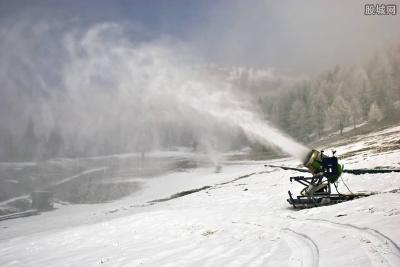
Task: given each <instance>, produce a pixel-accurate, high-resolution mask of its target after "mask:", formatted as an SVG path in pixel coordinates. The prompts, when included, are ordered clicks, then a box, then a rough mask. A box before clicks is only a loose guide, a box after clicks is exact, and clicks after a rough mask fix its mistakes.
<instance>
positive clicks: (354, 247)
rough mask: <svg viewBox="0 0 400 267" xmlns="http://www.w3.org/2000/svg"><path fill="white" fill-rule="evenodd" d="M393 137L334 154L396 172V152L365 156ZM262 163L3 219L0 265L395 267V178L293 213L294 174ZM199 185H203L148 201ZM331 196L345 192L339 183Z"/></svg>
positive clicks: (398, 261)
mask: <svg viewBox="0 0 400 267" xmlns="http://www.w3.org/2000/svg"><path fill="white" fill-rule="evenodd" d="M399 130H400V127H397V128H396V127H394V128H391V129H387V130H384V131H382V132H380V133H374V134H370V135H366V136H362V137H358V138H357V140H354V142H353V143H351V144H346V145H337V146H335V149H337V151H338V154H339V155H340V154H341V153H346V154H347V156H346V157H345V158H343V159H342V161H341V163H344V164H345V167H347V168H367V167H376V166H378V167H379V166H394V167H399V166H400V150H399V149H382V150H379V149H369V150H365V148H369V147H371V146H373V147H385V146H387V145H388V144H389V143H390V144H397V143H398V142H399V138H400V137H399ZM396 142H397V143H396ZM357 151H359V152H357ZM350 152H356V153H350ZM349 153H350V154H349ZM365 154H366V155H365ZM265 163H266V162H261V161H249V162H236V164H233V162H230V164H226V165H224V166H223V168H222V171H221V173H215V172H214V169H212V168H211V167H204V168H197V169H190V170H188V171H186V172H173V173H169V174H168V175H164V176H160V177H157V178H153V179H146V180H145V182H144V183H145V187H144V188H143V190H141V191H140V192H138V193H135V194H133V195H131V196H128V197H125V198H123V199H121V200H118V201H114V202H111V203H105V204H95V205H67V206H58V209H57V210H55V211H52V212H47V213H42V214H41V215H39V216H33V217H27V218H20V219H14V220H7V221H1V222H0V266H99V265H103V266H400V227H399V226H400V195H399V194H400V173H388V174H375V175H370V174H366V175H358V176H354V175H351V174H344V175H343V180H344V181H345V182H346V184H347V185H348V186H349V188H350V189H351V190H352V191H373V192H380V193H379V194H375V195H373V196H370V197H366V198H361V199H357V200H353V201H350V202H346V203H341V204H337V205H334V206H327V207H319V208H312V209H306V210H300V211H296V210H293V209H291V208H290V207H289V205H288V203H287V202H286V198H287V190H289V189H290V190H292V192H296V193H297V192H298V191H299V190H300V187H299V186H298V185H297V184H291V183H290V182H289V177H290V176H293V175H298V173H296V172H293V171H283V170H280V169H276V168H265V167H263V164H265ZM268 163H272V164H276V165H277V164H283V165H287V166H297V165H298V164H299V162H297V161H296V160H294V159H288V158H287V159H278V160H273V161H268ZM243 175H248V176H245V177H242V178H241V179H237V180H235V179H236V178H238V177H241V176H243ZM229 181H231V182H229ZM205 185H209V186H211V187H210V188H207V189H204V190H201V191H198V192H196V193H193V194H189V195H185V196H182V197H178V198H174V199H171V200H169V201H163V202H151V203H149V202H148V201H150V200H154V199H161V198H166V197H168V196H170V195H172V194H174V193H176V192H180V191H184V190H189V189H193V188H201V187H203V186H205ZM339 190H340V191H342V192H346V188H345V187H344V186H343V185H342V184H341V183H340V184H339Z"/></svg>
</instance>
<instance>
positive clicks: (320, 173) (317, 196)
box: [265, 149, 400, 209]
mask: <svg viewBox="0 0 400 267" xmlns="http://www.w3.org/2000/svg"><path fill="white" fill-rule="evenodd" d="M303 165H304V166H305V167H306V168H307V169H304V168H291V167H285V166H276V165H265V166H266V167H278V168H282V169H284V170H294V171H299V172H305V173H311V176H310V177H305V176H294V177H290V182H292V181H295V182H298V183H300V184H302V185H303V186H304V188H303V189H302V190H301V191H300V195H298V196H296V197H294V196H293V194H292V192H290V190H289V191H288V193H289V198H288V199H287V201H288V202H289V203H290V204H291V205H292V206H293V207H294V208H298V209H302V208H312V207H318V206H325V205H332V204H337V203H340V202H344V201H349V200H353V199H355V198H360V197H365V196H369V195H372V193H352V192H351V191H350V189H349V188H348V187H347V185H346V184H345V183H344V181H343V180H342V181H343V183H344V185H345V186H346V188H347V189H348V191H349V193H347V194H342V193H340V192H339V191H338V188H337V186H338V179H339V178H340V176H341V175H342V173H351V174H355V175H359V174H366V173H388V172H400V169H353V170H347V169H344V167H343V165H341V164H339V162H338V159H337V157H336V156H335V151H332V156H327V155H325V154H324V151H317V150H315V149H312V150H311V152H310V153H309V154H308V155H307V157H306V158H305V160H304V162H303ZM331 185H333V186H334V187H335V191H336V192H332V187H331Z"/></svg>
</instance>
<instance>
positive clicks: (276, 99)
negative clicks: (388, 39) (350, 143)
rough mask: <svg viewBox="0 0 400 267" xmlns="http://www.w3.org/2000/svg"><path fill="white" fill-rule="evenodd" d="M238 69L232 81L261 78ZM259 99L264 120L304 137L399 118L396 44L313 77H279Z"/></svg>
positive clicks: (252, 84)
mask: <svg viewBox="0 0 400 267" xmlns="http://www.w3.org/2000/svg"><path fill="white" fill-rule="evenodd" d="M249 77H250V75H249V73H248V72H247V73H246V72H242V73H241V75H238V76H237V78H236V84H240V85H241V86H243V85H245V86H246V87H247V88H250V91H251V88H253V89H257V88H258V90H257V91H258V92H259V91H260V90H259V89H260V88H262V87H263V83H262V82H261V83H260V81H257V79H251V78H249ZM267 86H269V87H273V89H272V90H268V91H267V92H266V93H265V94H263V95H261V96H257V97H258V102H259V104H260V107H261V109H262V112H263V113H264V114H265V116H266V118H267V119H268V120H271V121H272V122H273V124H274V125H276V126H278V127H279V128H281V129H282V130H283V131H285V132H287V133H289V134H290V135H291V136H293V137H295V138H296V139H298V140H301V141H303V142H308V141H312V140H315V139H317V138H319V137H321V136H323V135H324V134H326V133H327V132H331V131H338V132H340V133H342V131H343V129H344V128H345V127H348V126H350V127H353V128H355V127H356V126H357V125H358V124H361V123H363V122H368V123H376V122H385V121H386V122H393V121H398V120H400V45H397V46H391V47H389V48H387V49H386V50H384V51H379V52H376V53H375V54H374V55H371V56H370V57H369V58H368V59H367V60H366V61H364V62H363V63H359V64H353V65H343V66H336V67H334V68H332V69H331V70H328V71H325V72H322V73H320V74H318V75H315V76H313V77H311V78H305V79H300V80H297V81H295V82H285V81H284V80H282V81H277V82H275V83H274V84H272V85H265V86H264V87H267Z"/></svg>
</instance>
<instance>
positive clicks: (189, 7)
mask: <svg viewBox="0 0 400 267" xmlns="http://www.w3.org/2000/svg"><path fill="white" fill-rule="evenodd" d="M376 2H377V3H385V2H388V3H394V4H397V7H398V8H399V7H400V1H398V0H397V1H383V0H382V1H375V2H374V1H372V0H371V1H367V2H364V1H346V0H341V1H327V0H326V1H317V0H307V1H299V0H293V1H288V0H282V1H267V0H247V1H245V0H242V1H238V0H222V1H216V0H203V1H200V0H146V1H144V0H143V1H140V0H136V1H135V0H131V1H129V0H114V1H105V0H93V1H78V0H68V1H67V0H58V1H50V0H47V1H45V0H42V1H40V0H36V1H28V0H26V1H18V0H15V1H11V0H9V1H3V0H1V1H0V23H1V24H2V25H0V26H4V25H6V26H7V27H8V26H10V25H12V24H14V23H19V22H20V21H24V20H29V21H30V22H29V23H35V22H36V21H37V22H42V23H43V22H46V21H47V22H48V23H49V26H50V27H51V26H52V24H53V23H54V24H57V25H63V26H64V27H65V28H73V27H80V28H84V27H89V26H90V25H91V24H95V23H99V22H110V21H111V22H119V23H123V24H126V25H130V26H131V27H134V28H135V29H140V31H141V32H142V34H141V35H140V36H132V38H164V37H168V38H172V39H176V40H179V41H182V42H184V43H186V44H188V46H190V47H192V48H193V49H194V50H197V51H198V53H199V54H201V55H202V57H203V58H205V59H206V61H209V62H214V63H217V64H221V65H228V66H250V67H261V68H271V67H272V68H278V69H281V70H286V71H295V72H297V71H298V72H318V71H321V70H325V69H328V68H331V67H333V66H335V65H336V64H343V63H355V62H357V61H359V60H361V59H362V58H365V57H366V56H368V55H369V54H371V53H373V52H374V51H375V50H377V49H381V48H383V47H385V46H387V45H390V44H392V43H395V42H399V40H400V30H399V28H400V27H399V25H400V14H397V15H396V16H365V15H364V14H363V13H364V4H365V3H376ZM398 13H399V12H398ZM136 33H137V31H135V32H133V33H132V35H135V34H136ZM143 33H145V34H143ZM26 41H27V42H29V39H28V40H26ZM51 41H52V40H43V42H51ZM3 52H4V51H3Z"/></svg>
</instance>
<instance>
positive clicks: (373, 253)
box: [306, 219, 400, 266]
mask: <svg viewBox="0 0 400 267" xmlns="http://www.w3.org/2000/svg"><path fill="white" fill-rule="evenodd" d="M306 220H307V221H313V222H318V223H319V224H323V225H327V226H328V227H332V228H336V229H338V230H339V231H341V232H346V231H352V232H355V233H356V235H357V236H359V237H360V246H361V247H365V248H366V250H367V251H366V253H367V255H368V257H369V258H370V260H371V262H372V263H373V264H374V265H380V266H399V265H398V264H399V262H400V248H399V246H398V245H397V244H396V243H395V242H394V241H393V240H392V239H391V238H389V237H388V236H386V235H384V234H382V233H381V232H379V231H378V230H375V229H372V228H369V227H359V226H356V225H353V224H349V223H338V222H333V221H330V220H325V219H306Z"/></svg>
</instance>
